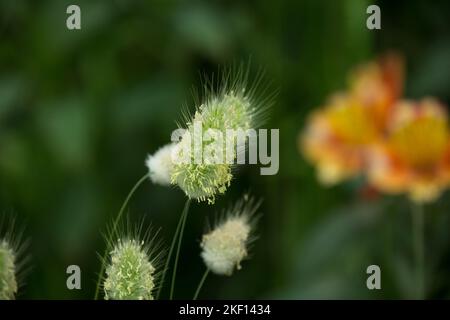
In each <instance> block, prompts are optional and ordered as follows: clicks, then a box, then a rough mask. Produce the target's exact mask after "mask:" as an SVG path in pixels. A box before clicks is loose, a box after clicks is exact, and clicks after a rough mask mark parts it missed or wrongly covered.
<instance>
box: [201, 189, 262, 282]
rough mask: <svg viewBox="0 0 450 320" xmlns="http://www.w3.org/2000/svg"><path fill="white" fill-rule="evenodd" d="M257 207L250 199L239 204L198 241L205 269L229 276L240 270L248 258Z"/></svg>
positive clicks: (257, 204)
mask: <svg viewBox="0 0 450 320" xmlns="http://www.w3.org/2000/svg"><path fill="white" fill-rule="evenodd" d="M259 205H260V202H258V203H256V204H254V202H253V199H250V200H248V199H247V198H244V200H241V201H239V202H238V203H237V204H236V205H235V206H234V207H232V208H231V209H230V210H229V211H228V213H227V217H226V218H225V219H224V220H223V221H222V222H221V223H219V224H218V226H217V227H216V228H214V229H213V230H212V231H210V232H209V233H207V234H205V235H204V236H203V239H202V242H201V245H200V246H201V248H202V253H201V257H202V258H203V261H204V262H205V264H206V266H207V268H208V269H209V270H211V271H212V272H214V273H215V274H218V275H231V274H232V273H233V271H234V269H238V270H239V269H240V268H241V262H242V260H244V259H245V258H247V256H248V245H249V242H250V239H251V234H252V225H253V222H252V221H251V218H252V216H253V214H254V213H255V212H256V210H257V209H258V207H259Z"/></svg>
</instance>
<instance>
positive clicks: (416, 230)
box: [412, 204, 425, 300]
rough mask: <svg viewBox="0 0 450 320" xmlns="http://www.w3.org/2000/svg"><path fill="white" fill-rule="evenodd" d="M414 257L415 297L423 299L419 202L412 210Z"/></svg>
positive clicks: (422, 249) (421, 209)
mask: <svg viewBox="0 0 450 320" xmlns="http://www.w3.org/2000/svg"><path fill="white" fill-rule="evenodd" d="M412 219H413V237H414V259H415V265H416V268H415V272H416V288H417V291H416V299H418V300H422V299H425V229H424V208H423V205H421V204H415V205H414V206H413V210H412Z"/></svg>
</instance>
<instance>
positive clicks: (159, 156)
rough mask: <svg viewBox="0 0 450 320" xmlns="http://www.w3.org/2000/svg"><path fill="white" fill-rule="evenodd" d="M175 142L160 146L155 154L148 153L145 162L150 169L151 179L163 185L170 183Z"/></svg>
mask: <svg viewBox="0 0 450 320" xmlns="http://www.w3.org/2000/svg"><path fill="white" fill-rule="evenodd" d="M174 147H175V144H174V143H169V144H167V145H165V146H163V147H161V148H159V149H158V150H157V151H156V152H155V153H154V154H152V155H148V157H147V160H146V161H145V164H146V166H147V168H148V171H149V177H150V180H151V181H152V182H153V183H156V184H160V185H162V186H168V185H170V177H171V176H172V171H173V163H172V153H173V150H174Z"/></svg>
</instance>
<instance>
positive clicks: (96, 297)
mask: <svg viewBox="0 0 450 320" xmlns="http://www.w3.org/2000/svg"><path fill="white" fill-rule="evenodd" d="M148 177H149V174H148V173H147V174H146V175H144V176H143V177H142V178H141V179H139V181H138V182H136V184H135V185H134V186H133V188H132V189H131V190H130V192H129V193H128V196H127V197H126V198H125V201H124V202H123V204H122V207H121V208H120V210H119V213H118V214H117V217H116V219H115V220H114V223H113V226H112V229H111V236H114V234H115V233H116V232H117V226H118V225H119V222H120V219H121V218H122V216H123V213H124V212H125V209H126V207H127V206H128V202H130V199H131V197H132V196H133V194H134V193H135V192H136V190H137V189H138V188H139V186H140V185H141V184H142V183H143V182H144V181H145V180H146V179H147V178H148ZM108 251H109V248H108V245H107V246H106V248H105V251H104V253H103V256H102V266H101V268H100V273H99V274H98V279H97V287H96V288H95V296H94V300H97V299H98V294H99V291H100V282H101V279H102V277H103V272H104V271H105V261H106V256H107V254H108Z"/></svg>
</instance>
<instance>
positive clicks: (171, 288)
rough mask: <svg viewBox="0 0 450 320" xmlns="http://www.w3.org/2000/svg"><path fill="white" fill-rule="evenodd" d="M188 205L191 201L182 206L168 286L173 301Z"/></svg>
mask: <svg viewBox="0 0 450 320" xmlns="http://www.w3.org/2000/svg"><path fill="white" fill-rule="evenodd" d="M190 204H191V199H188V200H186V204H185V205H184V209H183V213H182V214H181V228H180V236H179V237H178V247H177V253H176V255H175V263H174V265H173V272H172V284H171V286H170V300H172V299H173V292H174V289H175V280H176V277H177V267H178V258H179V256H180V249H181V242H182V241H183V233H184V227H185V226H186V220H187V216H188V213H189V205H190Z"/></svg>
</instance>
